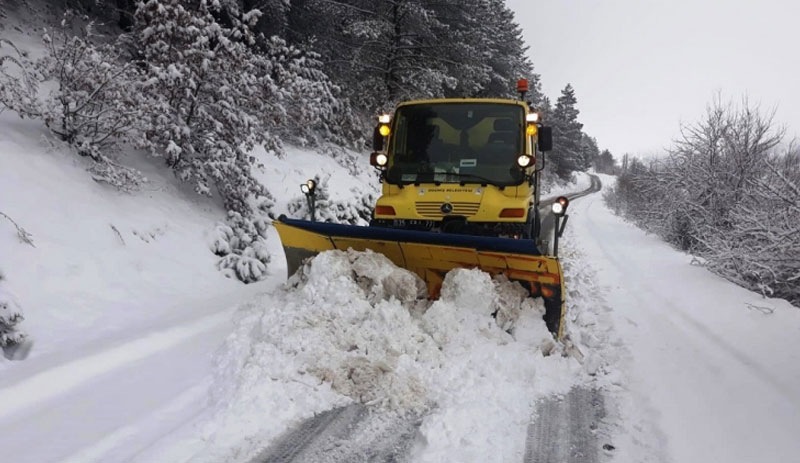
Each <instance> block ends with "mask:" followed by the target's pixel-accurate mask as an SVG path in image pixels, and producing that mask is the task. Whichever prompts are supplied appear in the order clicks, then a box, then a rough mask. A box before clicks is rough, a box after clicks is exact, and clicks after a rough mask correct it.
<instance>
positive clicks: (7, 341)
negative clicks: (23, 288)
mask: <svg viewBox="0 0 800 463" xmlns="http://www.w3.org/2000/svg"><path fill="white" fill-rule="evenodd" d="M4 279H5V278H4V277H3V275H2V274H0V347H6V346H10V345H13V344H20V343H22V341H24V340H25V338H26V335H25V333H24V332H22V331H21V330H20V329H19V326H18V325H19V324H20V322H22V321H23V320H24V319H25V316H24V315H23V314H22V307H20V305H19V303H18V302H17V300H16V299H15V298H14V296H13V295H12V294H11V293H10V292H9V291H8V290H6V288H5V287H4Z"/></svg>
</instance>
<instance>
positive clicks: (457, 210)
mask: <svg viewBox="0 0 800 463" xmlns="http://www.w3.org/2000/svg"><path fill="white" fill-rule="evenodd" d="M442 204H444V203H442V202H438V201H419V202H417V204H416V207H417V214H419V215H421V216H423V217H444V214H443V213H442ZM450 204H452V205H453V212H451V213H449V214H447V215H463V216H471V215H475V214H477V213H478V209H479V208H480V205H481V203H465V202H460V203H459V202H454V203H450Z"/></svg>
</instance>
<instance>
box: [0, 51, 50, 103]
mask: <svg viewBox="0 0 800 463" xmlns="http://www.w3.org/2000/svg"><path fill="white" fill-rule="evenodd" d="M39 80H40V78H39V76H38V74H37V73H36V71H35V69H34V67H33V63H31V61H30V60H29V59H28V57H27V56H26V55H25V54H24V53H22V52H21V51H20V50H19V49H18V48H17V47H16V46H15V45H14V44H13V43H12V42H11V41H9V40H7V39H3V38H0V112H2V111H3V110H4V109H10V110H12V111H14V112H16V113H17V114H19V115H20V116H21V117H33V116H36V115H38V114H39V112H40V109H39V104H38V101H37V99H36V98H37V94H38V89H39Z"/></svg>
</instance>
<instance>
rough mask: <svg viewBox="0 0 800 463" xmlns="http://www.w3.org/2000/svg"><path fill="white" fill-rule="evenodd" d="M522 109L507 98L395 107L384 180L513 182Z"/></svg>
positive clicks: (517, 178) (517, 179)
mask: <svg viewBox="0 0 800 463" xmlns="http://www.w3.org/2000/svg"><path fill="white" fill-rule="evenodd" d="M524 116H525V113H524V110H523V108H522V107H521V106H519V105H516V104H511V103H429V104H416V105H409V106H402V107H400V108H399V109H398V110H397V112H396V114H395V117H394V127H393V130H392V134H393V135H392V141H391V144H390V146H389V158H390V160H389V170H388V171H387V174H386V179H387V181H388V182H389V183H394V184H407V183H432V182H436V183H483V184H493V185H498V186H505V185H518V184H520V183H522V181H523V180H524V175H523V172H522V171H521V170H520V169H518V168H517V167H516V159H517V156H519V155H520V154H521V153H522V152H523V149H522V142H523V127H524Z"/></svg>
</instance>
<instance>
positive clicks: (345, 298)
mask: <svg viewBox="0 0 800 463" xmlns="http://www.w3.org/2000/svg"><path fill="white" fill-rule="evenodd" d="M426 294H427V292H426V289H425V284H424V282H423V281H422V280H421V279H420V278H419V277H418V276H417V275H415V274H414V273H411V272H409V271H406V270H404V269H401V268H398V267H397V266H395V265H394V264H393V263H392V262H391V261H389V260H388V259H387V258H386V257H384V256H383V255H381V254H377V253H373V252H370V251H366V252H356V251H352V250H351V251H346V252H345V251H327V252H323V253H321V254H319V255H318V256H317V257H315V258H314V259H311V260H310V261H309V262H308V263H306V265H305V266H304V267H303V268H301V269H300V271H299V272H298V273H297V275H295V276H294V277H292V278H291V279H290V280H289V282H288V283H287V284H286V285H285V287H284V288H283V289H281V290H279V291H277V292H276V294H272V295H269V296H267V297H264V298H263V299H261V300H259V301H255V302H252V303H250V304H247V305H245V306H244V307H242V308H241V309H240V311H239V312H238V315H237V320H236V327H235V330H234V332H233V333H232V334H231V336H230V337H229V338H228V339H227V341H226V342H225V344H224V346H223V347H222V348H221V349H220V351H219V352H218V354H217V357H216V361H217V371H216V378H215V385H214V387H213V401H214V403H215V405H216V406H217V409H218V410H219V411H221V412H223V414H224V415H225V416H227V417H229V419H230V423H231V424H232V426H233V428H235V429H236V431H234V430H233V429H231V427H230V426H226V425H224V424H223V425H222V426H215V428H217V429H218V430H219V429H228V431H224V432H226V433H228V432H229V431H230V432H229V433H230V437H231V438H233V437H234V436H238V438H239V439H241V438H242V437H243V436H247V435H250V436H252V435H253V434H259V435H260V437H261V439H259V440H264V439H270V438H272V437H274V436H275V435H277V434H278V433H280V432H282V431H283V430H284V429H285V427H286V426H287V425H288V424H289V423H291V422H296V421H297V420H298V419H301V418H304V417H307V416H311V415H312V414H314V413H318V412H321V411H324V410H326V409H329V408H331V407H333V406H336V405H341V404H345V403H350V402H353V401H355V402H361V403H365V404H369V405H376V406H379V407H380V408H382V409H384V410H387V409H388V410H392V411H395V412H399V413H403V412H404V411H408V412H412V411H413V412H415V413H419V412H424V411H425V410H431V409H432V406H434V405H435V406H436V408H441V407H442V406H443V405H444V404H445V402H447V398H448V397H452V396H457V395H460V396H463V391H462V389H463V388H464V387H465V386H472V387H476V389H477V390H481V388H480V387H478V386H479V385H480V383H485V382H490V383H497V384H495V386H492V387H491V388H490V389H497V387H498V385H499V384H505V383H507V382H508V379H509V378H508V376H518V378H517V379H519V381H520V382H521V383H522V384H530V382H531V379H532V376H533V368H534V365H533V364H534V363H535V362H532V361H531V359H534V358H543V355H542V353H541V350H542V346H548V347H547V348H548V349H549V348H550V346H549V344H552V338H551V336H550V334H549V333H548V331H547V328H546V326H545V324H544V322H543V321H542V314H543V312H544V309H543V307H542V306H541V303H540V302H539V301H537V300H533V299H531V298H528V297H527V293H526V291H525V290H524V289H523V288H521V287H520V286H519V285H518V284H517V283H512V282H509V281H507V280H505V279H503V278H495V279H492V278H491V277H490V276H489V275H488V274H486V273H484V272H481V271H480V270H476V269H473V270H467V269H456V270H453V271H451V272H450V273H448V275H447V277H446V278H445V281H444V284H443V286H442V291H441V298H440V299H439V300H438V301H433V302H431V301H429V300H427V299H426ZM548 343H549V344H548ZM512 346H513V347H512ZM498 350H500V351H505V353H503V352H498ZM503 355H511V356H512V358H519V359H520V360H521V362H519V363H527V364H528V365H519V366H518V367H517V366H513V367H511V368H507V367H506V366H505V365H503V363H504V362H495V361H494V360H493V359H498V358H499V357H500V356H503ZM453 365H457V367H455V368H453ZM265 416H269V417H270V419H269V420H265V419H259V418H258V417H265ZM275 418H277V419H275ZM222 419H223V420H225V418H224V417H222ZM233 423H235V425H233ZM248 423H249V424H250V425H252V426H248ZM264 423H267V425H266V426H265V425H264ZM219 424H220V423H218V425H219ZM243 427H244V428H249V429H243ZM265 427H267V428H271V429H265ZM217 437H218V438H220V437H222V436H221V435H219V434H218V435H217ZM223 440H224V439H223Z"/></svg>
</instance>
